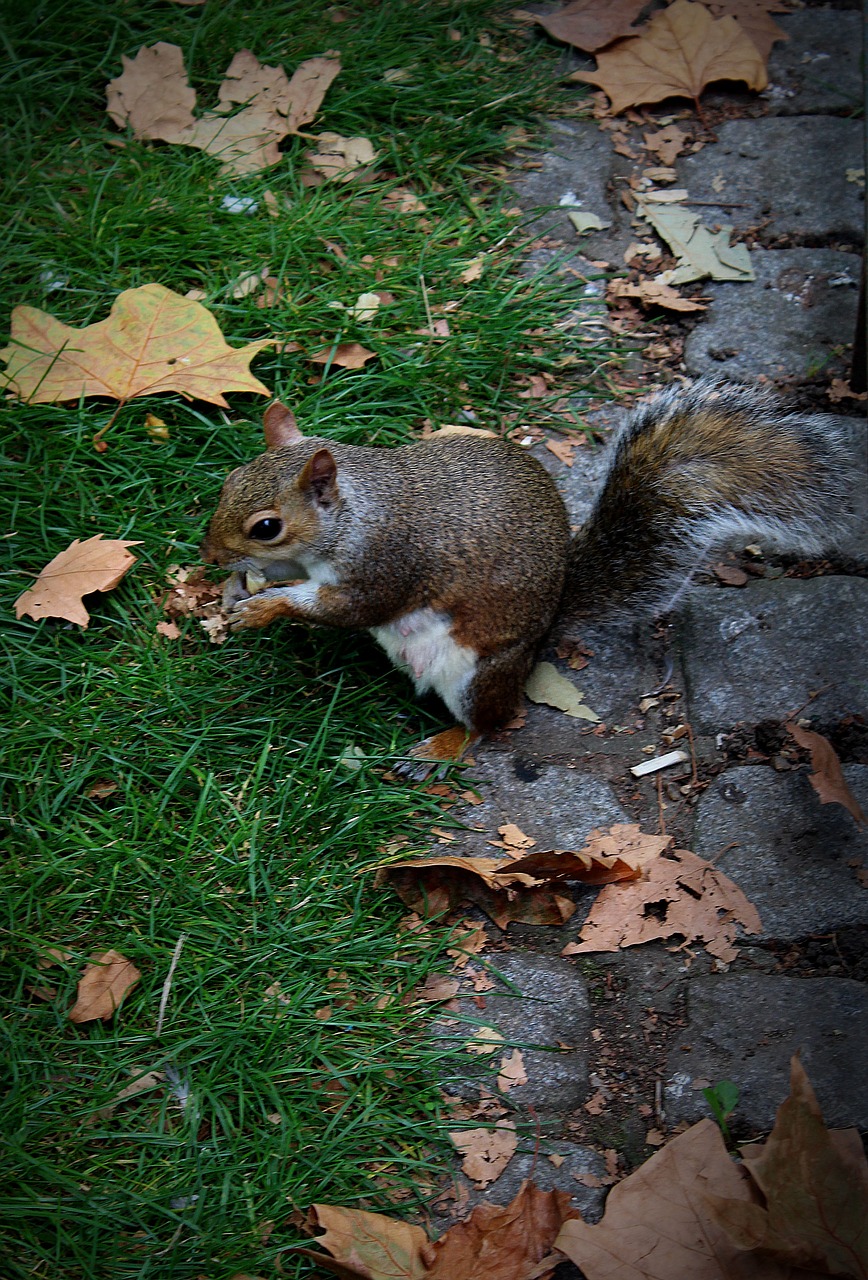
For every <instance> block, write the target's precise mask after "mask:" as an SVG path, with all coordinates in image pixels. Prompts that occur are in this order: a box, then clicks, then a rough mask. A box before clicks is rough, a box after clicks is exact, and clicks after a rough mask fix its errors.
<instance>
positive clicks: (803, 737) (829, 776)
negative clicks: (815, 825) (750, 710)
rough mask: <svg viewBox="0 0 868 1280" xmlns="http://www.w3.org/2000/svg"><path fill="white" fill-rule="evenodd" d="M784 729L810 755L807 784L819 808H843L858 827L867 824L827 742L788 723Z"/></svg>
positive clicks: (818, 735)
mask: <svg viewBox="0 0 868 1280" xmlns="http://www.w3.org/2000/svg"><path fill="white" fill-rule="evenodd" d="M787 729H788V730H789V732H790V733H791V734H792V736H793V737H794V738H795V740H796V742H797V743H798V744H799V746H800V747H804V748H805V749H806V750H808V751H810V753H811V766H812V768H813V770H814V772H813V773H812V774H809V775H808V781H809V782H810V784H811V786H812V787H813V788H814V790H815V791H816V793H817V795H818V796H819V797H820V803H821V804H842V805H843V806H844V808H845V809H846V810H847V812H848V813H849V814H851V815H852V817H853V818H854V819H855V821H856V822H857V823H858V825H859V826H860V827H861V826H864V825H865V823H866V822H868V818H866V817H865V813H864V811H863V809H862V806H861V805H860V804H859V801H858V800H857V799H856V797H855V796H854V795H853V792H852V791H851V790H850V788H849V786H848V785H847V779H846V778H845V777H844V774H843V772H842V769H841V761H840V760H839V759H838V755H837V752H836V751H835V748H834V747H833V746H832V744H831V742H830V741H829V740H828V738H824V737H823V735H822V734H821V733H815V732H814V731H813V730H812V729H803V728H802V727H801V725H798V724H796V723H795V722H794V721H792V720H789V721H787Z"/></svg>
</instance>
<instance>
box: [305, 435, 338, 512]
mask: <svg viewBox="0 0 868 1280" xmlns="http://www.w3.org/2000/svg"><path fill="white" fill-rule="evenodd" d="M298 487H299V489H301V491H302V493H304V492H305V490H309V491H310V493H311V494H312V496H313V499H314V502H315V503H316V504H317V506H318V507H330V506H332V505H333V504H334V503H335V502H336V501H337V497H338V466H337V463H336V462H335V460H334V458H333V457H332V455H331V454H330V453H329V451H328V449H317V451H316V453H315V454H314V455H313V457H312V458H311V459H310V460H309V462H307V463H306V465H305V468H304V470H303V471H302V473H301V475H300V476H299V477H298Z"/></svg>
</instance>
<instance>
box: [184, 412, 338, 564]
mask: <svg viewBox="0 0 868 1280" xmlns="http://www.w3.org/2000/svg"><path fill="white" fill-rule="evenodd" d="M263 425H264V428H265V445H266V450H267V451H266V452H265V453H262V454H260V455H259V456H258V457H256V458H254V459H253V460H252V461H251V462H248V463H246V464H245V465H244V466H241V467H236V469H235V470H234V471H232V472H230V474H229V475H228V476H227V477H226V480H225V482H224V484H223V490H222V492H221V494H220V500H219V502H218V504H217V510H216V511H215V512H214V515H213V516H212V517H211V521H210V523H209V525H208V530H207V533H206V535H205V540H204V542H203V543H202V547H201V554H202V558H203V560H205V561H207V562H208V563H212V564H219V565H221V566H223V567H224V568H229V569H233V570H236V571H237V570H241V571H243V570H248V569H253V570H257V571H259V572H261V573H263V574H265V576H266V577H267V578H269V579H270V580H272V581H278V580H279V579H281V578H292V577H299V576H302V575H304V572H305V564H304V562H305V559H306V558H307V557H309V556H311V555H312V556H315V555H316V554H317V552H318V550H319V547H318V540H319V539H320V537H321V535H322V533H323V531H324V527H325V526H326V525H328V524H330V523H331V522H332V518H333V516H334V515H335V514H336V513H337V511H338V509H339V507H340V504H341V498H340V493H339V490H338V483H337V464H336V462H335V460H334V457H333V456H332V453H331V451H330V450H329V449H328V448H325V447H324V442H323V441H321V440H318V439H316V438H315V437H305V436H303V435H302V434H301V432H300V431H299V429H298V427H297V426H296V423H295V416H294V415H293V413H292V410H291V409H288V408H287V407H286V405H283V404H280V403H279V402H276V403H274V404H272V405H269V407H268V408H267V409H266V411H265V418H264V423H263Z"/></svg>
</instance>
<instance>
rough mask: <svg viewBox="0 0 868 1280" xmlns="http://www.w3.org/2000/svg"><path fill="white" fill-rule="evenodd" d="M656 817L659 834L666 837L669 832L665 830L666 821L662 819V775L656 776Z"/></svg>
mask: <svg viewBox="0 0 868 1280" xmlns="http://www.w3.org/2000/svg"><path fill="white" fill-rule="evenodd" d="M657 815H658V821H659V823H660V834H661V836H666V835H668V834H669V832H668V831H667V830H666V819H665V818H664V817H663V775H662V774H661V773H658V774H657Z"/></svg>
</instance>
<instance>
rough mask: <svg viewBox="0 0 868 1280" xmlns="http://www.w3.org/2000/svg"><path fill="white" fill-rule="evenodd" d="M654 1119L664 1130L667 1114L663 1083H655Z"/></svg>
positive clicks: (657, 1081) (659, 1081)
mask: <svg viewBox="0 0 868 1280" xmlns="http://www.w3.org/2000/svg"><path fill="white" fill-rule="evenodd" d="M654 1119H655V1120H656V1121H657V1123H658V1125H659V1126H660V1128H661V1129H662V1127H663V1125H664V1124H665V1123H666V1112H665V1111H664V1110H663V1081H662V1080H655V1081H654Z"/></svg>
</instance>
